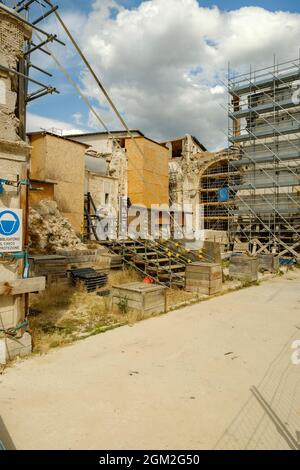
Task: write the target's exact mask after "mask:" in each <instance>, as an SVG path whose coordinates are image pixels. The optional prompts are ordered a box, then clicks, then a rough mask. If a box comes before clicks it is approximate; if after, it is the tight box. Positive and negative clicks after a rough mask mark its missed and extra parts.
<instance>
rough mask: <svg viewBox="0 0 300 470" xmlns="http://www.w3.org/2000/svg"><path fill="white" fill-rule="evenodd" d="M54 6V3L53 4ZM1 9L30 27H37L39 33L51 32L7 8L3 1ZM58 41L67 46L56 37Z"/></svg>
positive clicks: (0, 4) (0, 5)
mask: <svg viewBox="0 0 300 470" xmlns="http://www.w3.org/2000/svg"><path fill="white" fill-rule="evenodd" d="M51 6H52V5H51ZM0 9H1V10H3V11H5V12H6V13H8V14H9V15H11V16H12V17H13V18H15V19H16V20H18V21H22V23H24V24H26V25H27V26H29V27H30V28H33V29H35V30H36V31H38V32H39V33H41V34H44V35H45V36H47V37H48V36H50V34H49V33H47V32H46V31H44V30H43V29H41V28H39V27H38V26H35V25H33V24H32V23H30V21H27V20H25V18H23V17H22V16H20V15H18V14H17V13H14V12H13V11H12V10H10V9H9V8H7V7H6V6H4V5H3V4H2V3H0ZM54 40H55V41H56V42H58V43H59V44H61V45H62V46H65V43H64V42H62V41H61V40H60V39H57V38H55V39H54Z"/></svg>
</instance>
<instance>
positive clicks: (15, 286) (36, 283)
mask: <svg viewBox="0 0 300 470" xmlns="http://www.w3.org/2000/svg"><path fill="white" fill-rule="evenodd" d="M45 288H46V278H45V277H29V278H28V279H14V280H12V281H9V282H0V295H19V294H28V293H29V292H39V291H42V290H45Z"/></svg>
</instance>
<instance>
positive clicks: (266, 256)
mask: <svg viewBox="0 0 300 470" xmlns="http://www.w3.org/2000/svg"><path fill="white" fill-rule="evenodd" d="M257 259H258V269H262V270H264V271H269V272H271V273H274V272H277V271H278V269H279V258H278V256H277V255H274V254H272V253H260V254H259V255H257Z"/></svg>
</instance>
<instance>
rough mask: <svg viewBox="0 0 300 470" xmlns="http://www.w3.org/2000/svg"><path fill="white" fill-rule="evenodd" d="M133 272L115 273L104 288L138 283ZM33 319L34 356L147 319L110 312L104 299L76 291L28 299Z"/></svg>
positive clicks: (63, 289)
mask: <svg viewBox="0 0 300 470" xmlns="http://www.w3.org/2000/svg"><path fill="white" fill-rule="evenodd" d="M141 280H142V279H141V277H140V276H139V275H138V274H137V273H136V272H135V271H133V270H131V269H129V270H124V271H115V272H112V273H111V274H110V276H109V282H108V286H107V288H110V287H111V286H112V285H113V284H124V283H128V282H135V281H141ZM30 306H31V308H32V309H34V310H35V315H34V316H31V317H30V329H31V332H32V335H33V343H34V352H36V353H46V352H47V351H49V349H51V348H55V347H58V346H63V345H66V344H69V343H72V342H73V341H76V340H78V339H82V338H85V337H88V336H91V335H94V334H98V333H102V332H104V331H107V330H110V329H112V328H116V327H118V326H122V325H126V324H133V323H136V322H137V321H140V320H143V319H144V318H146V317H147V316H146V315H144V314H143V313H142V312H139V311H126V312H123V313H122V312H121V311H119V309H118V308H117V307H116V308H114V309H113V310H112V308H111V301H110V299H109V298H108V297H99V296H98V295H97V294H96V293H90V294H88V293H87V292H86V291H85V290H83V289H80V288H76V289H75V288H71V287H70V288H68V287H59V286H58V287H55V286H53V287H51V288H48V289H47V290H46V291H44V292H42V293H40V294H37V295H36V294H35V295H31V296H30Z"/></svg>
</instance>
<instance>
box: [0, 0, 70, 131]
mask: <svg viewBox="0 0 300 470" xmlns="http://www.w3.org/2000/svg"><path fill="white" fill-rule="evenodd" d="M57 9H58V6H53V5H52V4H51V3H50V2H48V0H20V1H16V0H0V10H2V11H3V12H7V13H9V15H10V17H12V18H15V19H16V20H17V21H21V22H22V23H24V24H25V25H27V26H29V27H30V28H31V29H32V32H33V38H31V39H30V40H28V41H26V42H25V45H24V52H23V56H22V57H21V58H20V60H19V63H18V65H17V69H13V68H9V67H6V66H4V65H1V64H0V71H3V72H5V73H10V74H13V75H15V77H16V79H17V80H18V82H19V85H18V100H17V107H16V116H17V118H18V119H19V135H20V137H21V138H22V139H23V140H26V107H27V105H28V104H29V103H31V102H32V101H34V100H36V99H39V98H42V97H44V96H46V95H48V94H55V93H56V94H58V93H59V91H58V90H57V89H56V88H55V87H54V86H52V85H51V84H47V83H44V79H43V78H40V76H41V77H47V78H52V74H51V73H50V72H49V71H47V70H45V69H43V68H41V67H39V66H37V65H36V64H35V63H34V61H35V57H36V53H37V52H40V53H42V54H44V55H46V56H51V53H50V52H49V50H48V49H46V48H47V45H48V44H50V43H56V44H60V45H62V46H65V43H64V42H63V41H61V40H60V39H59V38H58V37H57V35H56V34H52V33H49V32H47V31H45V30H44V29H43V28H41V27H40V23H41V22H42V21H43V20H45V19H46V18H48V17H49V16H50V15H52V14H53V13H54V12H55V11H56V10H57ZM34 36H36V37H35V38H34Z"/></svg>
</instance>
